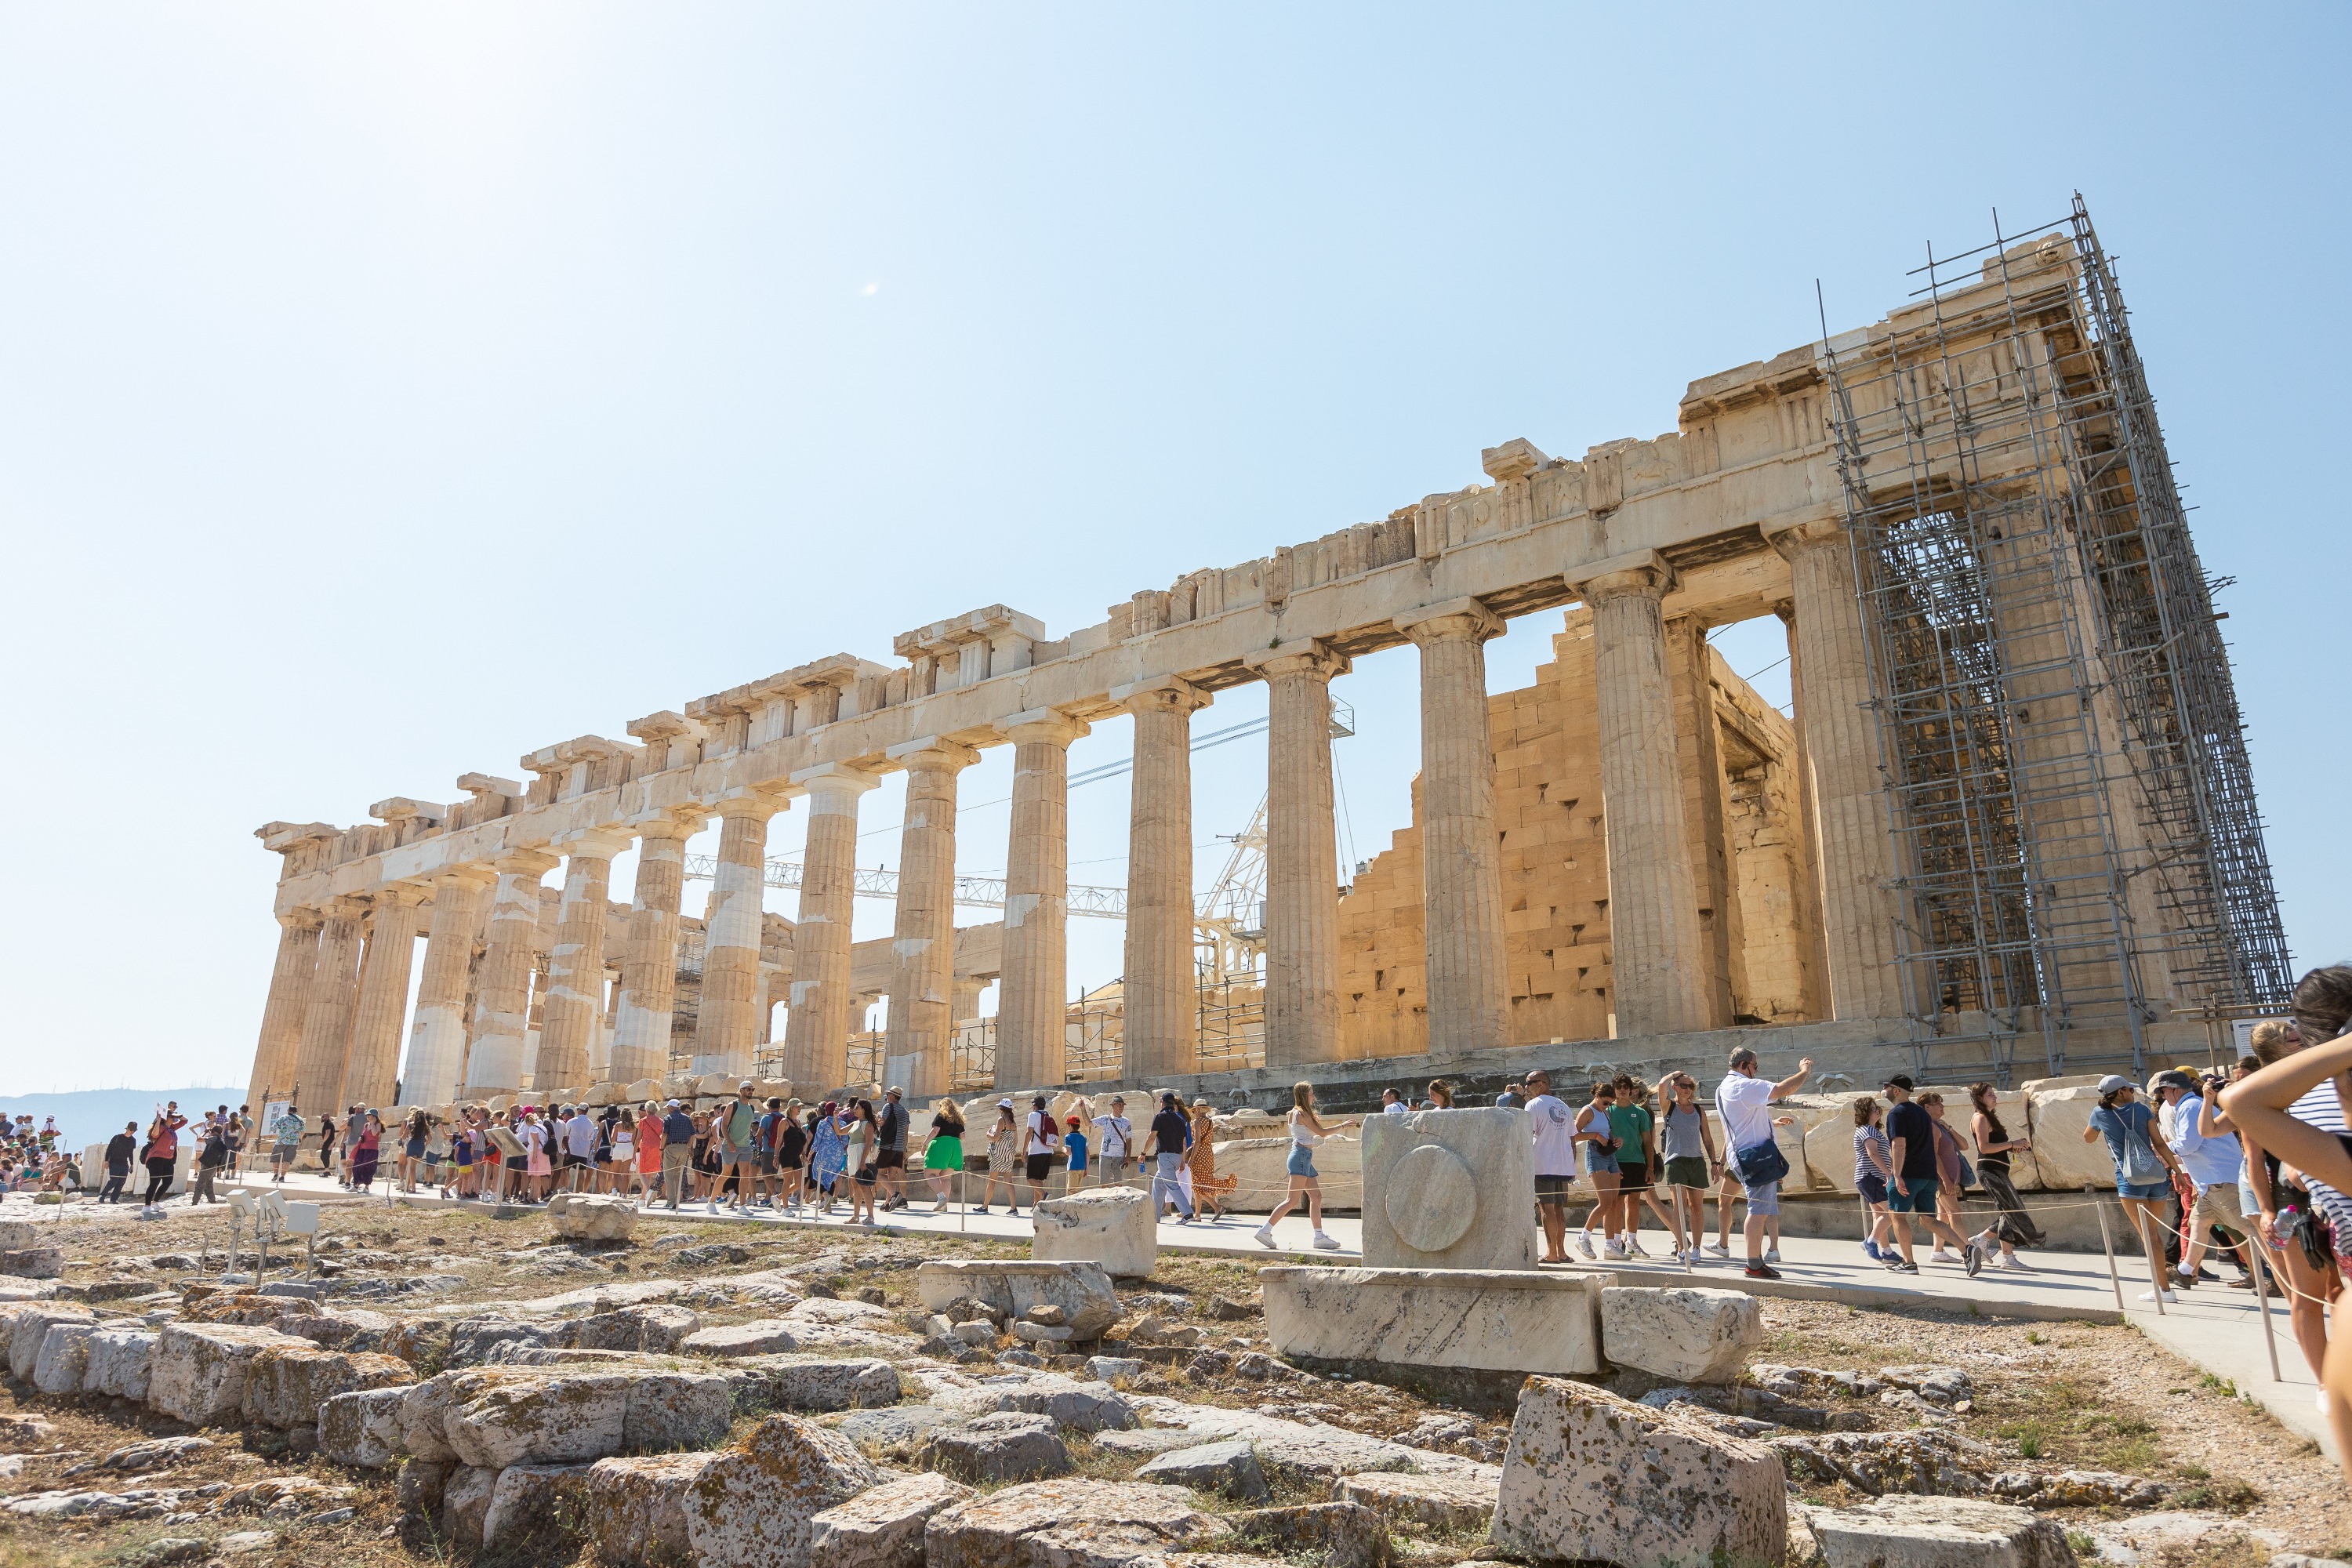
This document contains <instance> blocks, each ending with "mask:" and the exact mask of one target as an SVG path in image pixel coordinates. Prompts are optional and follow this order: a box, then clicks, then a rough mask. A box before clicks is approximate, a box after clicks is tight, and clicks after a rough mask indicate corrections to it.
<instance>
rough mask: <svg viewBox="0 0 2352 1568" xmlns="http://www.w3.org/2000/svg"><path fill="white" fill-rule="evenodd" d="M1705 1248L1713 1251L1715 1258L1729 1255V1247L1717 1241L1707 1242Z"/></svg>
mask: <svg viewBox="0 0 2352 1568" xmlns="http://www.w3.org/2000/svg"><path fill="white" fill-rule="evenodd" d="M1706 1249H1707V1250H1708V1251H1709V1252H1712V1253H1714V1254H1715V1255H1716V1256H1717V1258H1728V1257H1730V1256H1731V1248H1730V1247H1727V1246H1725V1245H1724V1244H1723V1243H1722V1242H1719V1241H1710V1242H1708V1243H1707V1244H1706Z"/></svg>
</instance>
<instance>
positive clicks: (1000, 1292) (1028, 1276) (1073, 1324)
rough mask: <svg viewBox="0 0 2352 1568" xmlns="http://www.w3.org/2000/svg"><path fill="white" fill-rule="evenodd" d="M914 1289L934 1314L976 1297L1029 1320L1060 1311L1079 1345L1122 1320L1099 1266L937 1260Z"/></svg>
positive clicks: (927, 1265)
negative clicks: (1047, 1310) (1048, 1309)
mask: <svg viewBox="0 0 2352 1568" xmlns="http://www.w3.org/2000/svg"><path fill="white" fill-rule="evenodd" d="M915 1290H916V1293H917V1294H918V1295H919V1296H920V1297H921V1299H922V1302H923V1305H924V1306H925V1307H927V1308H929V1310H932V1311H934V1312H937V1311H942V1310H945V1309H946V1308H947V1305H948V1303H950V1301H954V1300H958V1299H959V1298H961V1297H965V1296H972V1297H976V1298H978V1299H979V1300H982V1301H985V1302H987V1303H988V1304H989V1305H990V1306H992V1307H996V1308H999V1309H1002V1310H1004V1311H1006V1312H1009V1313H1011V1314H1012V1315H1013V1317H1015V1318H1020V1317H1025V1316H1026V1315H1027V1313H1028V1311H1029V1309H1030V1308H1032V1307H1044V1306H1053V1307H1059V1308H1061V1309H1062V1310H1063V1311H1065V1312H1066V1313H1067V1314H1068V1316H1067V1317H1066V1319H1065V1320H1064V1322H1063V1326H1064V1327H1066V1328H1068V1329H1071V1330H1073V1331H1074V1337H1075V1338H1076V1339H1080V1340H1093V1339H1099V1338H1100V1337H1101V1336H1102V1331H1104V1330H1105V1329H1107V1328H1108V1327H1110V1326H1111V1324H1113V1323H1115V1322H1117V1321H1118V1317H1119V1305H1118V1295H1117V1294H1116V1293H1115V1292H1113V1291H1112V1289H1111V1287H1110V1274H1109V1272H1108V1270H1106V1269H1105V1268H1103V1267H1102V1265H1100V1264H1098V1263H1050V1262H1049V1263H1000V1262H995V1261H992V1260H991V1259H987V1258H971V1259H963V1258H958V1259H951V1260H935V1261H932V1262H928V1263H925V1264H923V1265H922V1266H921V1267H920V1268H918V1269H916V1270H915ZM803 1305H805V1303H803Z"/></svg>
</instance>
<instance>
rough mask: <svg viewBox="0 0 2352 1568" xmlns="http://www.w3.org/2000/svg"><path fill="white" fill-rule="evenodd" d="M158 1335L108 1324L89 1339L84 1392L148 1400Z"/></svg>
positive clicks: (95, 1330)
mask: <svg viewBox="0 0 2352 1568" xmlns="http://www.w3.org/2000/svg"><path fill="white" fill-rule="evenodd" d="M157 1337H158V1336H157V1334H156V1332H155V1331H154V1330H152V1329H123V1328H116V1327H113V1326H112V1325H108V1326H106V1327H103V1328H99V1329H94V1330H92V1331H91V1332H90V1336H89V1369H88V1370H87V1371H85V1372H84V1373H83V1374H82V1392H83V1393H85V1394H112V1395H114V1396H115V1397H116V1398H118V1399H135V1400H137V1401H139V1402H140V1403H141V1404H144V1403H146V1399H147V1374H148V1369H149V1368H150V1367H151V1366H152V1364H153V1363H154V1359H155V1341H156V1339H157Z"/></svg>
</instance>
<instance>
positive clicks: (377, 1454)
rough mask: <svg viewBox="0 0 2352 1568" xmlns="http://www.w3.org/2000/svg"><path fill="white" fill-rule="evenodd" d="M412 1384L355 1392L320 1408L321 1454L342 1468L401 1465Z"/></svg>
mask: <svg viewBox="0 0 2352 1568" xmlns="http://www.w3.org/2000/svg"><path fill="white" fill-rule="evenodd" d="M412 1386H414V1385H413V1384H410V1385H405V1386H403V1385H393V1386H388V1387H383V1388H369V1389H359V1390H354V1391H353V1392H352V1393H349V1394H336V1395H335V1396H333V1397H332V1398H331V1399H329V1400H328V1401H327V1402H326V1403H325V1404H324V1405H320V1406H319V1451H320V1453H322V1454H324V1455H325V1456H326V1457H327V1458H329V1459H330V1460H331V1461H333V1462H334V1463H336V1464H338V1465H349V1466H351V1467H352V1468H356V1469H366V1470H385V1469H390V1468H393V1467H394V1465H397V1464H398V1463H399V1462H400V1438H401V1414H400V1413H401V1407H402V1405H404V1403H405V1402H406V1400H407V1398H408V1389H409V1387H412Z"/></svg>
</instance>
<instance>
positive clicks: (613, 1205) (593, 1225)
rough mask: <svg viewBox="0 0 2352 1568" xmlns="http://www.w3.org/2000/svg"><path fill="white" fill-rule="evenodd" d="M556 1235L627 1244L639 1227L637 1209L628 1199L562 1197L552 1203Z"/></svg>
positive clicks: (549, 1209) (550, 1211) (583, 1195)
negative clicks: (626, 1241) (629, 1237)
mask: <svg viewBox="0 0 2352 1568" xmlns="http://www.w3.org/2000/svg"><path fill="white" fill-rule="evenodd" d="M547 1217H548V1218H549V1219H550V1220H551V1221H553V1222H554V1226H555V1234H556V1235H558V1236H561V1237H571V1238H572V1239H574V1240H578V1241H625V1240H627V1239H628V1236H629V1233H630V1232H631V1231H633V1230H635V1228H636V1227H637V1205H635V1204H634V1203H632V1202H630V1201H629V1200H628V1199H626V1198H619V1197H602V1196H596V1195H593V1194H586V1193H563V1194H558V1195H557V1196H555V1197H554V1198H552V1199H551V1200H549V1202H548V1205H547Z"/></svg>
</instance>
